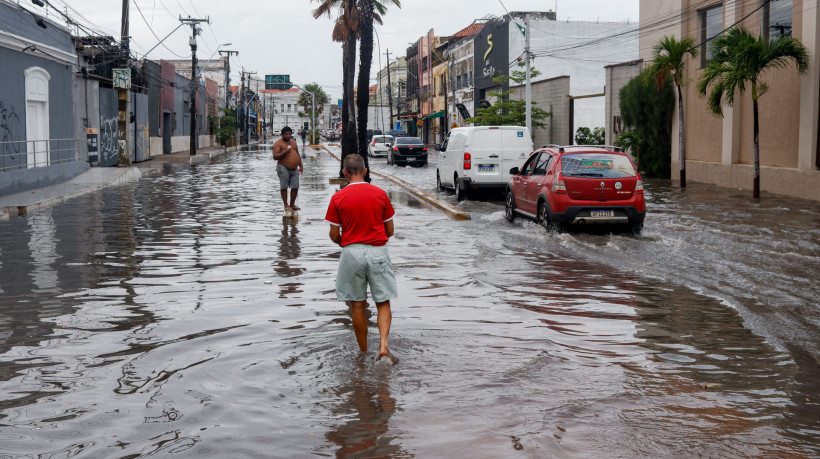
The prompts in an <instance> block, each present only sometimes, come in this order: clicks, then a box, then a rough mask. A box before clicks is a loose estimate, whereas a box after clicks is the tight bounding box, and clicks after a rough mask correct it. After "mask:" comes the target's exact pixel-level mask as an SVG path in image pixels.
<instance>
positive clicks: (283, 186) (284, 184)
mask: <svg viewBox="0 0 820 459" xmlns="http://www.w3.org/2000/svg"><path fill="white" fill-rule="evenodd" d="M276 175H278V176H279V189H280V190H287V189H288V188H299V168H296V169H294V170H290V169H288V168H287V167H285V166H283V165H281V164H279V165H277V166H276Z"/></svg>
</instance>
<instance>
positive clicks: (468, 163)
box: [464, 153, 473, 170]
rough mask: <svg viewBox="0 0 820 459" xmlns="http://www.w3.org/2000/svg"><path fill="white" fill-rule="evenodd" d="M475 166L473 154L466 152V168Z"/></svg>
mask: <svg viewBox="0 0 820 459" xmlns="http://www.w3.org/2000/svg"><path fill="white" fill-rule="evenodd" d="M472 168H473V155H471V154H469V153H464V170H467V169H472Z"/></svg>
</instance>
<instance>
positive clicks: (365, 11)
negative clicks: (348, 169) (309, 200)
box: [356, 0, 375, 181]
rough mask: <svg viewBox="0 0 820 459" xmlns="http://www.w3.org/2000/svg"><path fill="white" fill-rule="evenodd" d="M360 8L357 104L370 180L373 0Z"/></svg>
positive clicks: (361, 147)
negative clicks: (368, 122) (368, 128)
mask: <svg viewBox="0 0 820 459" xmlns="http://www.w3.org/2000/svg"><path fill="white" fill-rule="evenodd" d="M360 6H361V9H360V10H359V40H360V41H359V80H358V96H357V98H356V105H357V108H358V111H359V113H358V116H359V118H358V120H357V121H358V128H359V132H358V139H357V140H358V145H359V152H360V154H361V155H362V156H364V163H365V166H367V167H368V173H367V176H366V177H365V180H367V181H370V180H369V178H370V171H369V164H368V158H367V118H368V116H367V108H368V106H369V105H370V65H371V63H372V62H373V9H374V8H375V6H374V3H373V0H361V1H360Z"/></svg>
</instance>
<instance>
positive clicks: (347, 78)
mask: <svg viewBox="0 0 820 459" xmlns="http://www.w3.org/2000/svg"><path fill="white" fill-rule="evenodd" d="M317 1H318V2H319V6H318V7H317V8H316V9H315V10H313V17H314V18H316V19H318V18H319V17H321V16H322V15H327V16H328V17H330V16H331V15H332V12H333V11H334V10H338V16H337V17H336V19H335V22H336V24H335V26H334V27H333V33H332V38H333V41H336V42H341V43H342V160H344V158H345V157H346V156H347V155H349V154H351V153H356V152H357V151H358V149H357V145H356V142H357V139H356V110H355V106H354V104H353V82H354V80H355V76H356V39H357V38H358V34H359V12H358V10H357V8H356V0H317ZM339 177H343V174H342V170H341V167H340V168H339Z"/></svg>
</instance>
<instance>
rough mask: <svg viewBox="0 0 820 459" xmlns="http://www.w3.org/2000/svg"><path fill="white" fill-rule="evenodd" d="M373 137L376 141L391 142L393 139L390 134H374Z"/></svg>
mask: <svg viewBox="0 0 820 459" xmlns="http://www.w3.org/2000/svg"><path fill="white" fill-rule="evenodd" d="M373 139H375V140H376V143H380V142H392V141H393V137H391V136H389V135H374V136H373Z"/></svg>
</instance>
